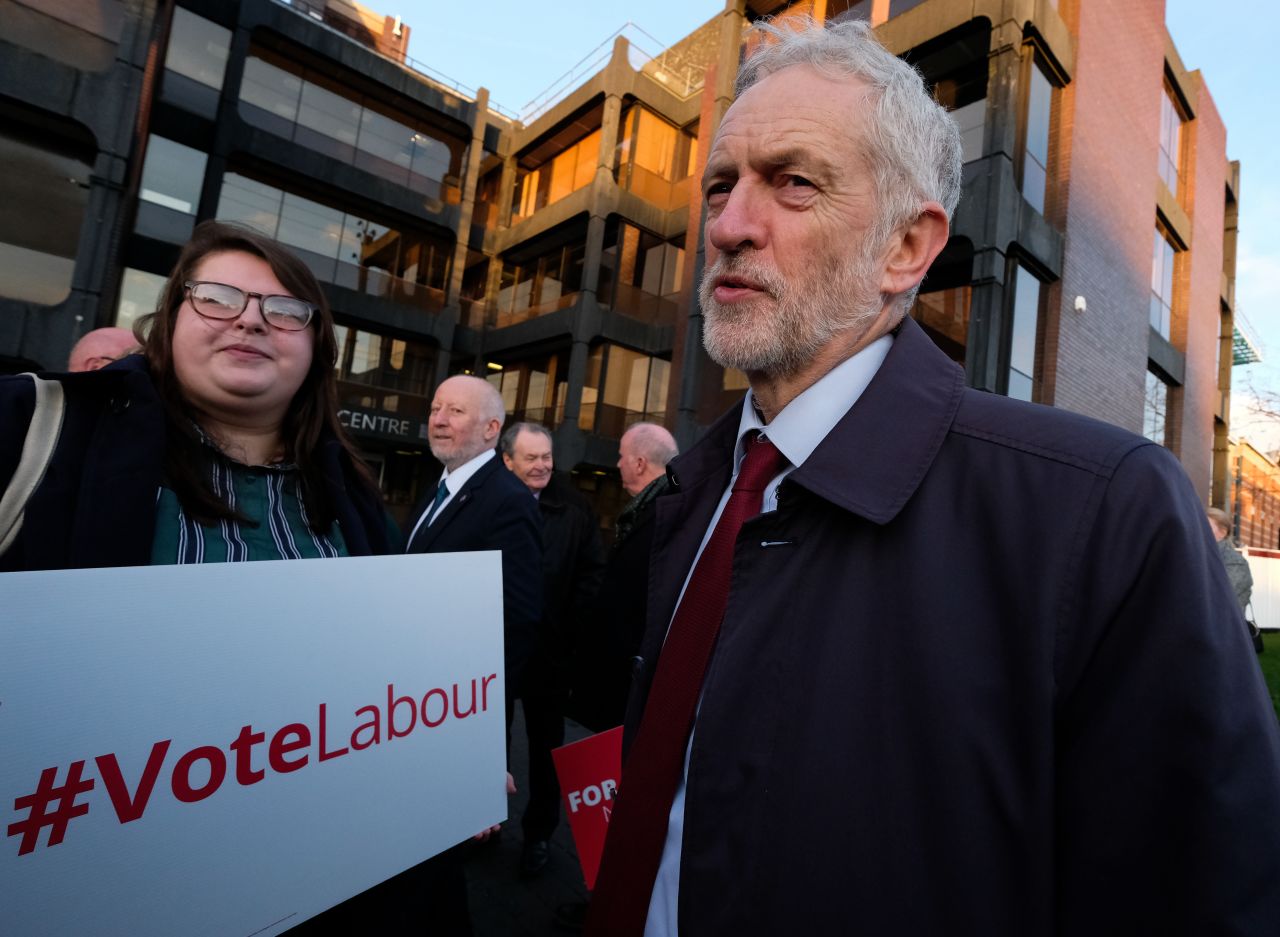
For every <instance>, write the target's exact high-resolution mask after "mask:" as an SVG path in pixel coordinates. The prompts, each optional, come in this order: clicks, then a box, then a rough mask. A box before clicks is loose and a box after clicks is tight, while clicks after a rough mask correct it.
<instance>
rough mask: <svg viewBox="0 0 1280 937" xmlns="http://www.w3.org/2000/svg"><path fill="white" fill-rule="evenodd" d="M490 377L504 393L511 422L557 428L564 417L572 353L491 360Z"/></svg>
mask: <svg viewBox="0 0 1280 937" xmlns="http://www.w3.org/2000/svg"><path fill="white" fill-rule="evenodd" d="M487 367H488V370H489V373H488V374H487V375H486V379H487V380H488V381H489V383H491V384H493V386H494V387H496V388H498V392H499V393H501V394H502V402H503V405H504V406H505V407H506V410H507V413H508V414H510V415H509V417H508V421H509V422H518V421H520V420H526V421H528V422H531V423H541V424H542V425H543V426H546V427H547V428H548V429H555V428H556V427H557V426H559V425H560V423H561V422H562V421H563V420H564V403H565V398H566V396H567V395H568V392H569V381H568V374H569V352H568V351H567V350H565V351H559V352H554V353H552V354H550V355H545V356H539V357H536V358H529V359H525V360H521V361H506V362H502V363H498V362H488V364H487Z"/></svg>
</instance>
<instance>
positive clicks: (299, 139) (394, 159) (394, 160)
mask: <svg viewBox="0 0 1280 937" xmlns="http://www.w3.org/2000/svg"><path fill="white" fill-rule="evenodd" d="M328 81H329V79H327V78H325V77H324V76H322V75H318V74H312V73H310V72H308V71H306V70H304V69H302V68H301V67H300V66H297V65H295V64H294V63H292V62H289V61H288V60H286V59H284V58H281V57H279V56H275V55H273V54H271V53H268V52H266V51H260V52H258V53H256V54H255V55H252V56H250V57H249V58H248V59H246V60H245V70H244V79H243V81H242V82H241V85H240V113H241V116H243V118H244V120H245V122H246V123H249V124H252V125H253V126H255V127H260V128H261V129H263V130H266V131H268V132H269V133H273V134H275V135H276V136H280V137H284V138H286V139H289V140H293V141H294V142H295V143H298V144H300V145H302V146H305V147H307V148H308V149H313V150H316V151H317V152H320V153H324V154H325V155H327V156H330V157H332V158H333V159H336V160H339V161H341V162H344V163H347V164H349V165H354V166H357V167H359V168H360V169H364V170H366V171H368V172H371V173H374V174H375V175H378V176H380V177H382V178H384V179H389V180H391V181H393V182H397V183H399V184H401V185H404V186H406V187H408V188H410V189H412V190H414V191H415V192H421V193H423V194H426V195H428V196H431V197H433V198H440V199H443V200H445V201H451V202H456V201H457V199H458V198H459V197H460V190H459V186H458V183H457V179H458V177H459V174H460V173H461V166H462V159H463V155H464V152H465V150H466V145H465V143H463V142H462V141H460V140H453V139H447V138H438V137H437V136H435V135H434V134H433V132H432V131H430V130H428V129H427V128H426V127H425V126H423V125H416V124H415V123H414V122H412V120H411V119H410V118H407V117H403V116H393V115H392V113H391V112H390V111H389V109H387V108H385V107H384V105H382V104H381V103H380V102H377V101H373V100H368V99H358V98H356V97H354V96H353V95H352V92H350V91H349V90H348V89H346V88H342V87H339V86H333V87H325V85H326V84H327V83H328Z"/></svg>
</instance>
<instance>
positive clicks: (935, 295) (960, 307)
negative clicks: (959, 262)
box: [911, 280, 973, 365]
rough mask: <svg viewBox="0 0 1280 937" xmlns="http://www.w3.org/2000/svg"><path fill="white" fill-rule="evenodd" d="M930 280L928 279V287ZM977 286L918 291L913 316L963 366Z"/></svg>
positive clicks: (926, 283)
mask: <svg viewBox="0 0 1280 937" xmlns="http://www.w3.org/2000/svg"><path fill="white" fill-rule="evenodd" d="M928 284H929V281H928V280H925V285H926V286H928ZM972 299H973V288H972V287H970V286H968V285H964V286H957V287H955V288H953V289H945V290H932V291H930V292H928V293H918V294H916V301H915V303H913V304H912V306H911V318H913V319H915V320H916V322H918V323H920V326H921V327H922V328H923V329H924V330H925V333H926V334H927V335H928V336H929V337H930V338H931V339H933V342H934V344H935V345H937V346H938V347H939V348H941V349H942V350H943V352H945V353H946V355H947V357H948V358H950V359H951V360H952V361H954V362H956V363H957V364H960V365H963V364H964V359H965V349H966V348H967V347H968V344H969V308H970V305H971V303H972Z"/></svg>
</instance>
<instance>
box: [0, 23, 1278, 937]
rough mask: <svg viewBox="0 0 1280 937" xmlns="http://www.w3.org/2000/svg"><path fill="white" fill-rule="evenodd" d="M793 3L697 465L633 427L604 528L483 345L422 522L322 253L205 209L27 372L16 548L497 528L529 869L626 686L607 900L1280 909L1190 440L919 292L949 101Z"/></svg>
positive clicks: (953, 184)
mask: <svg viewBox="0 0 1280 937" xmlns="http://www.w3.org/2000/svg"><path fill="white" fill-rule="evenodd" d="M759 30H760V37H761V41H760V43H759V45H758V47H757V48H756V51H755V52H754V54H753V55H751V56H750V57H749V58H748V59H747V60H746V61H745V63H744V65H743V67H742V71H741V72H740V74H739V77H738V84H737V94H736V99H735V101H734V103H733V104H732V106H731V107H730V108H729V110H728V111H727V113H726V114H725V116H724V119H723V122H722V123H721V125H720V127H719V130H718V131H717V133H716V136H715V140H714V143H713V146H712V148H711V151H710V152H709V154H708V155H707V163H706V169H705V173H704V176H703V182H702V191H703V197H704V202H705V207H706V225H705V230H706V235H705V236H706V244H705V247H706V271H705V275H704V277H703V279H702V283H701V290H700V304H701V309H702V311H703V314H704V316H705V321H704V322H703V340H704V345H705V347H706V350H707V352H708V354H709V355H710V356H711V357H712V358H713V359H714V360H715V361H717V362H718V363H720V364H722V365H724V366H726V367H732V368H737V369H739V370H741V371H743V372H745V373H746V375H747V377H748V380H749V383H750V389H749V391H748V393H747V394H746V396H745V398H744V400H743V402H742V404H741V405H740V406H736V407H734V408H733V409H732V410H731V411H730V412H729V413H728V414H726V415H725V416H724V417H723V418H722V419H721V420H720V421H718V422H717V423H716V424H714V425H713V426H712V427H711V428H710V430H709V431H708V432H707V434H706V435H705V436H704V437H703V438H702V439H701V440H700V441H699V442H698V443H697V444H696V445H695V446H694V447H693V448H692V449H691V450H690V451H689V452H687V453H685V454H684V455H682V456H679V457H678V458H677V447H676V442H675V439H674V438H673V437H672V435H671V434H670V433H669V432H668V431H667V430H666V429H664V428H663V427H661V426H658V425H655V424H649V423H642V424H637V425H634V426H632V427H630V428H629V429H628V430H627V432H626V433H625V435H623V436H622V438H621V440H620V443H619V454H618V471H619V473H620V476H621V480H622V485H623V486H624V488H625V490H626V492H627V493H628V495H630V496H631V500H630V501H629V503H628V504H627V505H626V506H625V508H624V509H623V510H622V511H621V512H620V514H619V515H618V517H617V520H616V524H615V529H614V530H613V531H612V534H613V536H612V543H611V545H610V547H609V549H608V550H607V551H606V550H605V548H604V545H603V541H602V539H601V530H600V525H599V521H598V519H597V518H596V516H595V515H594V514H593V512H592V510H591V508H590V507H589V505H588V504H587V502H586V501H585V500H584V499H583V497H582V495H581V494H580V493H579V492H578V491H577V490H576V489H575V487H574V485H573V484H572V483H571V481H570V480H569V478H568V477H567V476H566V475H565V474H564V473H561V472H557V471H556V459H555V452H554V440H555V437H554V435H553V433H552V432H551V430H550V429H549V428H548V427H545V426H541V425H539V424H536V423H528V422H516V423H511V424H509V425H508V423H507V414H506V413H505V412H504V408H503V403H502V398H501V395H500V394H499V393H498V391H497V390H496V389H495V388H494V387H493V386H492V385H491V384H490V383H488V382H487V381H485V380H483V379H480V378H477V377H472V376H468V375H458V376H453V377H449V378H448V379H446V380H444V381H442V382H441V383H440V384H439V386H438V387H436V388H435V393H434V397H433V400H432V404H431V413H430V418H429V423H428V435H429V442H430V448H431V452H432V454H433V456H434V457H435V458H436V459H437V460H438V461H439V462H440V463H441V465H442V466H443V469H442V472H441V474H440V477H439V479H438V481H437V482H436V483H435V484H434V485H433V486H432V489H431V491H430V492H429V494H428V496H427V497H426V499H425V500H424V502H423V503H422V504H421V505H420V506H419V507H418V508H417V509H416V510H415V512H414V514H413V515H412V517H411V518H410V519H409V523H408V524H407V526H406V529H405V530H404V531H403V535H401V532H399V531H397V530H395V529H394V526H393V525H391V524H389V522H388V518H387V514H386V512H385V509H384V508H383V505H382V501H381V498H380V496H379V493H378V490H377V487H376V485H375V483H374V480H373V479H372V477H371V476H370V474H369V472H368V470H367V469H366V468H365V467H364V465H363V463H362V462H361V460H360V458H359V455H358V453H357V452H356V450H355V448H354V447H353V445H352V443H351V442H350V440H349V439H348V438H347V436H346V434H345V433H344V431H343V428H342V427H341V425H340V424H339V423H338V420H337V409H338V408H337V396H336V386H335V378H334V361H335V354H336V346H335V339H334V326H333V319H332V315H331V313H330V311H329V308H328V305H327V302H326V299H325V296H324V292H323V290H322V289H321V288H320V286H319V284H318V283H317V282H316V280H315V278H314V276H313V275H312V274H311V272H310V271H309V270H308V269H307V268H306V266H305V265H304V264H302V263H301V262H300V261H299V260H298V259H297V258H296V257H294V256H293V255H291V254H290V253H289V252H287V251H286V250H285V249H283V248H281V247H280V246H279V245H277V244H276V243H274V242H272V241H270V240H269V239H267V238H264V237H262V236H260V235H258V234H256V233H254V232H252V231H249V230H247V229H243V228H237V227H233V226H229V225H224V224H219V223H216V222H206V223H203V224H201V225H199V226H198V227H197V228H196V231H195V234H194V236H193V239H192V241H191V242H190V243H189V244H188V245H187V246H186V247H185V248H184V250H183V251H182V255H181V257H180V259H179V261H178V264H177V267H176V268H175V270H174V272H173V274H172V275H171V276H170V278H169V280H168V282H167V284H166V286H165V288H164V291H163V293H162V296H161V298H160V301H159V305H158V308H157V310H156V312H155V313H154V314H153V315H152V316H149V317H147V319H146V321H144V322H143V323H140V326H139V328H138V330H137V333H136V336H135V337H134V340H135V341H136V342H137V343H138V344H139V346H140V350H139V352H138V353H137V354H132V355H127V356H125V357H123V358H121V359H120V360H118V361H112V362H111V363H109V364H107V366H106V367H102V368H100V369H99V370H88V371H82V372H80V373H68V374H61V375H42V376H41V377H40V378H37V379H36V380H32V379H30V378H27V377H14V378H4V379H0V480H4V483H5V486H6V495H5V500H6V502H8V503H9V507H10V508H12V507H13V506H14V505H15V504H16V505H17V506H18V510H17V511H16V512H15V511H12V510H11V515H12V518H11V519H10V520H9V521H8V522H7V523H8V526H7V528H6V527H5V526H0V569H3V570H31V569H66V568H76V567H92V566H111V565H148V564H173V563H192V562H223V561H238V560H254V559H300V558H310V557H340V556H349V555H370V554H374V555H376V554H387V553H393V552H407V553H445V552H447V553H455V552H465V551H475V550H498V551H501V555H502V573H503V576H502V591H503V627H504V638H505V654H506V660H505V666H506V686H507V692H508V698H507V718H508V742H509V740H510V727H511V721H512V714H513V707H514V706H515V704H516V703H517V702H519V703H520V704H521V707H522V710H523V714H524V725H525V730H526V732H527V735H528V748H529V763H528V765H527V766H517V772H516V773H517V774H523V775H524V777H522V778H520V779H519V780H520V782H521V783H527V785H528V790H529V801H528V807H527V809H526V810H525V812H524V814H523V816H522V817H521V818H520V828H521V832H522V850H521V859H520V867H519V870H518V871H519V874H521V875H524V876H526V877H532V876H537V875H538V874H540V873H541V872H542V870H543V869H544V868H545V866H546V864H547V862H548V856H549V849H548V841H549V839H550V837H551V834H552V832H553V831H554V830H555V828H556V826H557V824H558V823H559V822H560V809H559V804H560V792H559V789H558V785H557V783H556V776H555V772H554V770H553V768H552V764H551V757H550V752H551V750H552V749H553V748H555V747H556V746H558V745H559V744H561V743H562V742H563V739H564V731H565V728H564V727H565V723H564V720H565V718H566V716H571V717H573V718H575V719H577V720H579V721H580V722H581V723H582V724H583V725H585V726H587V727H589V728H591V729H593V730H599V729H607V728H610V727H612V726H615V725H618V724H619V723H624V722H625V735H624V738H625V741H624V769H623V775H622V779H621V784H620V787H619V792H618V798H617V802H616V807H615V809H614V811H613V816H612V820H611V825H610V831H609V836H608V839H607V841H606V845H605V851H604V857H603V860H602V864H601V869H600V876H599V880H598V882H597V886H596V889H595V892H594V894H593V895H592V898H591V903H590V911H589V913H588V918H587V923H586V929H587V932H588V933H590V934H595V935H601V937H604V935H629V934H634V935H642V934H643V935H646V937H664V935H665V937H674V935H676V934H678V933H683V934H685V935H752V934H783V933H801V934H848V933H859V934H860V933H867V934H872V933H875V934H941V933H947V934H974V935H977V934H981V935H1010V937H1013V935H1028V934H1043V935H1048V934H1070V935H1075V934H1079V935H1085V934H1088V935H1095V934H1121V933H1125V934H1136V933H1163V934H1188V935H1190V934H1206V933H1222V934H1241V935H1244V934H1249V935H1263V934H1271V933H1274V930H1275V927H1276V922H1277V921H1280V732H1277V727H1276V724H1275V719H1274V716H1273V714H1272V713H1271V709H1270V705H1269V701H1268V699H1267V696H1266V693H1265V689H1264V687H1263V685H1262V681H1261V677H1260V675H1259V673H1258V668H1257V666H1256V664H1255V663H1254V662H1253V660H1252V654H1251V653H1249V648H1248V644H1247V640H1246V639H1245V636H1244V635H1245V632H1244V631H1243V629H1242V628H1241V627H1240V622H1241V618H1240V615H1239V606H1238V605H1237V603H1236V601H1235V598H1234V596H1233V594H1232V591H1231V586H1230V585H1229V584H1228V578H1227V575H1226V573H1225V571H1224V567H1223V564H1222V563H1221V562H1218V561H1217V556H1218V552H1217V551H1218V548H1216V547H1215V546H1214V541H1213V538H1212V536H1211V534H1210V531H1209V528H1208V525H1207V524H1206V523H1205V520H1204V515H1203V508H1202V506H1201V504H1200V503H1199V500H1198V498H1197V496H1196V494H1195V493H1194V492H1193V491H1192V490H1191V486H1190V484H1189V483H1188V481H1187V479H1186V476H1185V474H1184V473H1183V471H1182V470H1181V468H1180V467H1179V465H1178V464H1177V462H1176V461H1175V460H1174V458H1173V457H1172V456H1171V455H1170V454H1169V453H1168V451H1167V450H1165V449H1163V448H1162V447H1160V446H1157V445H1154V444H1152V443H1150V442H1149V441H1147V440H1145V439H1143V438H1141V437H1138V436H1134V435H1132V434H1130V433H1128V432H1126V431H1123V430H1121V429H1118V428H1115V427H1110V426H1105V425H1103V424H1100V423H1097V422H1094V421H1091V420H1088V419H1086V418H1083V417H1080V416H1077V415H1074V414H1070V413H1067V412H1065V411H1061V410H1053V409H1049V408H1044V407H1037V406H1034V405H1030V404H1025V403H1022V402H1019V401H1014V400H1010V399H1007V398H1004V397H1000V396H997V395H991V394H982V393H978V392H975V391H973V390H971V389H969V388H967V387H966V386H965V383H964V379H963V374H962V372H960V370H959V369H957V368H956V367H955V365H954V364H953V363H952V362H951V361H949V360H948V359H947V358H946V357H945V356H944V355H943V354H942V353H941V352H939V351H938V350H937V348H935V347H934V346H933V344H932V343H931V342H930V340H929V339H928V338H927V337H926V336H925V334H924V333H923V332H922V331H921V329H920V328H919V327H918V326H916V324H915V323H914V321H913V320H912V319H911V318H910V316H908V315H907V314H906V313H907V311H908V309H909V307H910V305H911V302H912V299H913V297H914V295H915V292H916V290H917V289H918V288H919V285H920V282H921V280H922V279H923V278H924V276H925V273H926V272H927V270H928V269H929V266H930V264H931V263H932V262H933V260H934V259H935V258H936V257H937V256H938V254H939V253H940V252H941V250H942V249H943V247H944V245H945V244H946V243H947V240H948V237H949V225H950V220H951V218H952V217H953V215H954V212H955V209H956V204H957V201H958V199H959V198H960V194H961V188H962V173H961V161H960V141H959V135H958V131H957V130H956V127H955V125H954V123H953V122H952V121H951V119H950V118H949V117H948V115H947V114H946V112H945V111H944V110H943V109H942V108H941V107H940V106H939V105H937V104H936V103H935V102H934V100H933V98H932V97H931V96H930V94H929V91H928V89H926V88H925V86H924V84H923V82H922V81H921V79H920V76H919V75H918V73H917V72H915V71H914V70H913V69H912V68H911V67H910V66H909V65H907V64H905V63H904V62H902V61H901V60H900V59H898V58H896V57H895V56H893V55H891V54H890V53H888V52H887V51H885V50H884V49H883V48H882V47H881V46H880V45H879V44H878V43H877V42H876V41H875V40H874V38H873V37H872V36H871V35H870V33H869V30H868V28H867V27H866V25H865V24H862V23H858V22H846V23H839V24H835V25H832V26H830V27H829V28H826V29H822V28H817V27H812V26H810V27H808V28H805V27H804V26H803V25H801V26H800V27H799V28H797V27H796V26H794V25H792V26H790V27H786V28H784V27H782V26H776V25H769V24H763V25H761V26H759ZM115 337H116V338H119V336H115ZM91 351H92V349H90V352H91ZM116 354H117V352H104V353H102V354H92V353H86V355H85V357H86V358H87V359H88V360H90V361H92V360H94V359H101V358H104V357H111V358H114V357H116ZM100 363H105V362H100ZM88 366H89V367H92V365H88ZM51 409H56V411H57V414H58V419H57V421H56V425H55V428H54V429H53V430H49V429H47V427H48V426H49V425H51V424H50V421H49V420H47V419H44V418H43V416H42V415H43V414H46V413H47V412H48V411H50V410H51ZM50 432H52V433H53V435H54V439H55V440H56V445H54V446H53V447H52V448H51V449H48V447H44V449H47V456H46V457H45V458H44V459H43V464H40V465H36V466H34V467H33V465H32V464H31V462H32V460H33V458H35V456H34V455H33V454H35V453H39V452H41V451H44V449H42V446H41V441H42V436H44V435H47V434H48V433H50ZM264 482H265V483H264ZM1221 555H1222V557H1223V558H1224V559H1225V560H1226V561H1227V562H1228V563H1230V562H1231V557H1230V556H1229V555H1227V553H1226V551H1223V553H1222V554H1221ZM1210 560H1212V561H1213V562H1210ZM1245 571H1246V573H1247V567H1246V568H1245ZM1233 581H1235V583H1236V586H1237V589H1238V590H1239V589H1240V588H1241V579H1240V578H1239V576H1238V570H1236V571H1235V572H1233ZM520 768H525V769H526V770H523V771H522V770H520ZM462 875H463V870H462V863H461V860H460V858H459V856H458V855H457V854H456V853H445V854H443V855H441V856H438V857H435V858H433V859H431V860H429V861H428V862H426V863H423V864H422V865H420V866H418V867H415V868H414V869H410V870H407V871H406V872H405V873H403V874H401V875H399V876H397V877H396V878H393V879H391V880H389V881H387V882H385V883H383V884H382V885H379V886H377V887H375V888H374V889H372V890H371V891H369V892H366V893H365V894H364V895H361V896H357V898H355V899H352V900H351V901H349V902H347V903H345V904H344V905H341V906H339V907H338V908H335V909H333V910H332V911H330V912H328V913H327V914H326V915H324V916H323V917H322V918H320V919H317V921H318V922H319V923H317V922H312V925H311V926H314V927H319V928H321V929H323V928H329V929H330V930H328V931H323V930H321V931H318V932H334V931H332V930H331V928H332V927H334V926H335V925H336V926H339V927H345V928H347V929H349V930H352V931H353V932H364V933H428V932H430V933H466V932H468V928H469V925H468V923H467V909H466V899H465V886H464V885H463V884H462ZM305 926H307V925H304V928H305Z"/></svg>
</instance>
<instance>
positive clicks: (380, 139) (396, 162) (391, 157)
mask: <svg viewBox="0 0 1280 937" xmlns="http://www.w3.org/2000/svg"><path fill="white" fill-rule="evenodd" d="M413 136H414V133H413V131H411V130H410V129H409V128H408V127H406V126H405V125H404V124H402V123H400V122H399V121H396V120H392V119H391V118H390V117H387V116H386V115H384V114H379V113H378V112H377V111H371V110H369V109H368V108H365V110H364V112H363V113H362V114H361V115H360V136H359V138H358V143H359V147H360V150H361V153H360V155H359V156H357V157H356V164H357V165H360V166H366V165H367V164H368V157H373V158H374V159H380V160H383V161H385V162H386V163H389V164H390V165H391V166H392V167H394V168H395V169H399V170H407V169H408V168H409V166H410V164H411V163H412V161H413V140H412V137H413ZM375 171H376V170H375Z"/></svg>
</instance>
